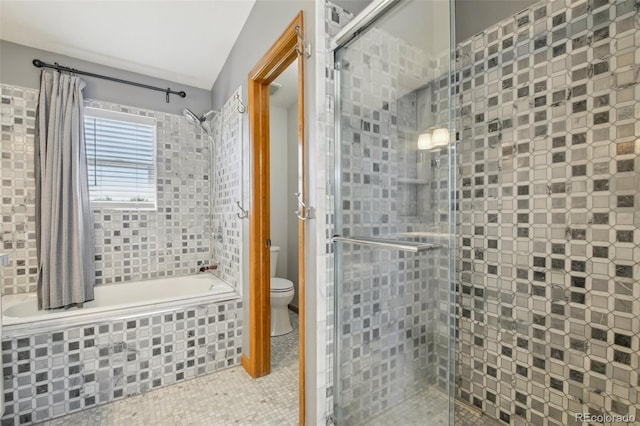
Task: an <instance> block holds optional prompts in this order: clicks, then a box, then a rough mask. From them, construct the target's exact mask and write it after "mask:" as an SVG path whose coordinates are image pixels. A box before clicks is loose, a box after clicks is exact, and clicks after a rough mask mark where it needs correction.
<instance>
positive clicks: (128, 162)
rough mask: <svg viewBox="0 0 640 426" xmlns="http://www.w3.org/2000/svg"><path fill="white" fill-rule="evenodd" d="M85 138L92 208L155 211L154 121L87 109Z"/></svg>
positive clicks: (152, 119)
mask: <svg viewBox="0 0 640 426" xmlns="http://www.w3.org/2000/svg"><path fill="white" fill-rule="evenodd" d="M84 134H85V142H86V146H87V163H88V167H89V198H90V200H91V204H92V205H93V206H94V207H103V208H114V209H155V208H156V181H155V180H156V179H155V175H156V120H155V118H151V117H144V116H139V115H134V114H126V113H122V112H115V111H108V110H103V109H97V108H89V107H87V108H85V115H84Z"/></svg>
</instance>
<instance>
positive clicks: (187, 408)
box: [41, 313, 298, 426]
mask: <svg viewBox="0 0 640 426" xmlns="http://www.w3.org/2000/svg"><path fill="white" fill-rule="evenodd" d="M291 323H292V324H293V326H294V331H293V332H291V333H289V334H287V335H284V336H279V337H274V338H272V339H271V360H272V361H271V370H272V372H271V374H270V375H268V376H265V377H261V378H259V379H255V380H254V379H252V378H250V377H249V376H248V375H247V374H246V373H245V372H244V370H243V369H242V367H234V368H230V369H228V370H224V371H221V372H217V373H214V374H209V375H207V376H203V377H198V378H195V379H193V380H189V381H186V382H182V383H180V384H175V385H172V386H167V387H166V388H162V389H158V390H154V391H150V392H146V393H144V394H141V395H136V396H133V397H130V398H126V399H122V400H119V401H116V402H112V403H110V404H106V405H101V406H99V407H95V408H91V409H89V410H84V411H81V412H79V413H75V414H71V415H68V416H65V417H60V418H57V419H54V420H51V421H48V422H45V423H42V424H41V426H112V425H113V426H116V425H117V426H121V425H127V426H149V425H153V426H181V425H185V426H186V425H188V426H196V425H201V426H227V425H234V426H238V425H240V426H263V425H264V426H286V425H297V424H298V326H297V324H298V316H297V315H296V314H293V313H291Z"/></svg>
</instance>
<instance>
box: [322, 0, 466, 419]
mask: <svg viewBox="0 0 640 426" xmlns="http://www.w3.org/2000/svg"><path fill="white" fill-rule="evenodd" d="M449 18H450V11H449V4H448V3H446V2H442V1H433V2H430V1H403V2H399V3H398V4H397V5H395V6H393V7H392V8H391V9H389V10H387V11H386V12H385V13H384V15H383V16H381V17H380V18H378V19H376V20H375V22H374V23H373V24H372V25H369V26H368V27H367V28H366V30H364V31H361V32H360V33H359V34H358V35H357V37H355V38H354V39H352V40H351V41H349V42H348V43H347V44H345V45H343V46H341V47H339V48H338V49H337V50H336V51H335V63H336V68H337V70H338V71H337V72H336V76H337V77H336V86H337V87H336V173H335V191H336V192H335V208H336V211H335V234H336V235H337V237H335V238H334V253H335V274H336V275H335V282H336V291H335V303H336V306H335V313H336V320H335V333H336V336H335V342H336V354H335V365H334V374H335V379H334V391H335V392H334V401H335V407H334V408H335V413H334V415H335V420H336V423H337V425H339V426H342V425H389V424H398V425H447V424H453V396H454V383H453V380H452V377H453V361H452V360H453V353H452V352H453V344H452V343H453V338H454V333H453V326H454V324H453V321H454V317H453V315H454V308H453V306H454V304H453V290H452V279H453V276H454V271H453V269H452V267H453V263H452V262H453V259H454V246H453V241H454V239H453V237H454V235H455V232H454V231H455V230H454V226H455V220H454V209H455V191H454V188H455V173H454V162H455V155H454V150H455V148H454V144H453V143H450V142H451V139H454V138H453V137H452V136H451V135H452V132H451V130H450V125H449V123H450V121H451V117H450V111H451V110H452V102H451V100H450V98H451V95H450V94H451V89H450V81H451V78H450V74H449V73H450V70H449V64H450V54H449V52H450V27H449Z"/></svg>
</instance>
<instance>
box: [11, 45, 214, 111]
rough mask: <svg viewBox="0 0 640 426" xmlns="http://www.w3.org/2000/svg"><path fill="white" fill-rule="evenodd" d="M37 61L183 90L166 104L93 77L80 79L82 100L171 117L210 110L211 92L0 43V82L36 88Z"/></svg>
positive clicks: (157, 96)
mask: <svg viewBox="0 0 640 426" xmlns="http://www.w3.org/2000/svg"><path fill="white" fill-rule="evenodd" d="M34 59H40V60H41V61H44V62H46V63H54V62H58V63H60V64H61V65H64V66H68V67H71V68H77V69H79V70H82V71H88V72H92V73H96V74H103V75H108V76H110V77H116V78H121V79H124V80H130V81H135V82H137V83H143V84H149V85H152V86H158V87H162V88H165V87H171V89H172V90H176V91H180V90H184V91H185V92H186V93H187V97H186V98H181V97H179V96H177V95H171V102H170V103H166V100H165V94H164V93H162V92H156V91H153V90H148V89H142V88H139V87H134V86H129V85H126V84H120V83H115V82H112V81H107V80H102V79H99V78H95V77H87V76H82V79H83V80H84V81H85V82H86V83H87V86H86V87H85V89H84V97H85V99H95V100H99V101H104V102H113V103H117V104H122V105H128V106H134V107H138V108H144V109H151V110H154V111H161V112H167V113H171V114H182V110H183V109H184V108H189V109H191V110H192V111H194V112H195V113H197V114H200V113H204V112H207V111H208V110H210V109H211V92H210V91H208V90H203V89H199V88H197V87H192V86H186V85H184V84H180V83H176V82H172V81H167V80H162V79H159V78H153V77H149V76H146V75H142V74H138V73H133V72H129V71H124V70H121V69H118V68H112V67H107V66H104V65H100V64H96V63H95V62H87V61H83V60H80V59H76V58H71V57H69V56H64V55H58V54H56V53H53V52H49V51H46V50H40V49H34V48H32V47H28V46H24V45H21V44H16V43H11V42H9V41H6V40H0V83H3V84H11V85H16V86H21V87H28V88H33V89H38V88H39V87H40V71H41V69H40V68H36V67H35V66H33V64H32V63H31V61H33V60H34Z"/></svg>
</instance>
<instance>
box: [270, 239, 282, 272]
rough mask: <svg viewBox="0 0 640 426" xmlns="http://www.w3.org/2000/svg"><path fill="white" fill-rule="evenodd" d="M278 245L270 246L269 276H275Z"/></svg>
mask: <svg viewBox="0 0 640 426" xmlns="http://www.w3.org/2000/svg"><path fill="white" fill-rule="evenodd" d="M279 251H280V247H278V246H271V276H272V277H275V276H276V267H277V266H278V252H279Z"/></svg>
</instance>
